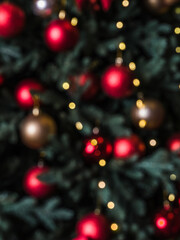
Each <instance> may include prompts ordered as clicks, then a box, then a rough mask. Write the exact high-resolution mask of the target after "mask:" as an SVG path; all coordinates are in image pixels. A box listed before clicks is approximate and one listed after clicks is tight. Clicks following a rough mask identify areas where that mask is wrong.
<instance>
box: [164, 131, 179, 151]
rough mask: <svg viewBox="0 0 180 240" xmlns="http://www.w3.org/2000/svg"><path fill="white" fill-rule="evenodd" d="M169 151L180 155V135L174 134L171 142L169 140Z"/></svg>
mask: <svg viewBox="0 0 180 240" xmlns="http://www.w3.org/2000/svg"><path fill="white" fill-rule="evenodd" d="M167 145H168V149H169V150H170V151H171V152H178V153H180V133H176V134H174V135H173V136H172V137H171V138H170V139H169V140H168V144H167Z"/></svg>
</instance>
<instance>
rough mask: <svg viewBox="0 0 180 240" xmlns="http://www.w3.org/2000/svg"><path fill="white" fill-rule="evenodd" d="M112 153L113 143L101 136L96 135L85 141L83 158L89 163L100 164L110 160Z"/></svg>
mask: <svg viewBox="0 0 180 240" xmlns="http://www.w3.org/2000/svg"><path fill="white" fill-rule="evenodd" d="M111 153H112V145H111V143H110V142H109V141H108V140H106V139H104V138H103V137H101V136H97V135H94V136H92V137H90V138H87V139H85V140H84V144H83V156H84V160H85V161H86V162H87V163H98V162H99V160H100V159H106V160H107V159H108V158H109V157H110V156H111Z"/></svg>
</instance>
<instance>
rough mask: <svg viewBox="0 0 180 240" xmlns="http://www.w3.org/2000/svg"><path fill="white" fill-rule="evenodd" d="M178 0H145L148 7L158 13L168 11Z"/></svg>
mask: <svg viewBox="0 0 180 240" xmlns="http://www.w3.org/2000/svg"><path fill="white" fill-rule="evenodd" d="M177 2H179V0H144V3H145V5H146V6H147V8H148V9H149V10H150V11H152V12H154V13H158V14H163V13H165V12H167V11H168V10H169V8H170V7H171V6H173V5H174V4H175V3H177Z"/></svg>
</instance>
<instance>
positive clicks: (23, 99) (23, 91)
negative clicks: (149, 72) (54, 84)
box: [15, 79, 43, 108]
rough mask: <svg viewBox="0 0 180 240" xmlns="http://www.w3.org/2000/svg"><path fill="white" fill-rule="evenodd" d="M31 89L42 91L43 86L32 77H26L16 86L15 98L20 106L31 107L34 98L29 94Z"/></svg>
mask: <svg viewBox="0 0 180 240" xmlns="http://www.w3.org/2000/svg"><path fill="white" fill-rule="evenodd" d="M31 90H34V91H37V92H42V91H43V87H42V85H41V84H39V83H38V82H36V81H35V80H34V79H26V80H23V81H22V82H20V83H19V85H18V86H17V88H16V91H15V95H16V100H17V102H18V104H19V106H21V107H22V108H32V107H33V105H34V100H33V97H32V95H31Z"/></svg>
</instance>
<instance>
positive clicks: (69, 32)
mask: <svg viewBox="0 0 180 240" xmlns="http://www.w3.org/2000/svg"><path fill="white" fill-rule="evenodd" d="M78 39H79V31H78V29H77V28H76V27H74V26H72V25H71V23H70V22H69V21H67V20H60V19H58V20H53V21H52V22H50V24H49V25H48V26H47V28H46V31H45V42H46V44H47V46H48V47H49V48H50V49H51V50H52V51H55V52H59V51H65V50H69V49H72V48H73V47H74V46H75V45H76V43H77V42H78Z"/></svg>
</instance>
